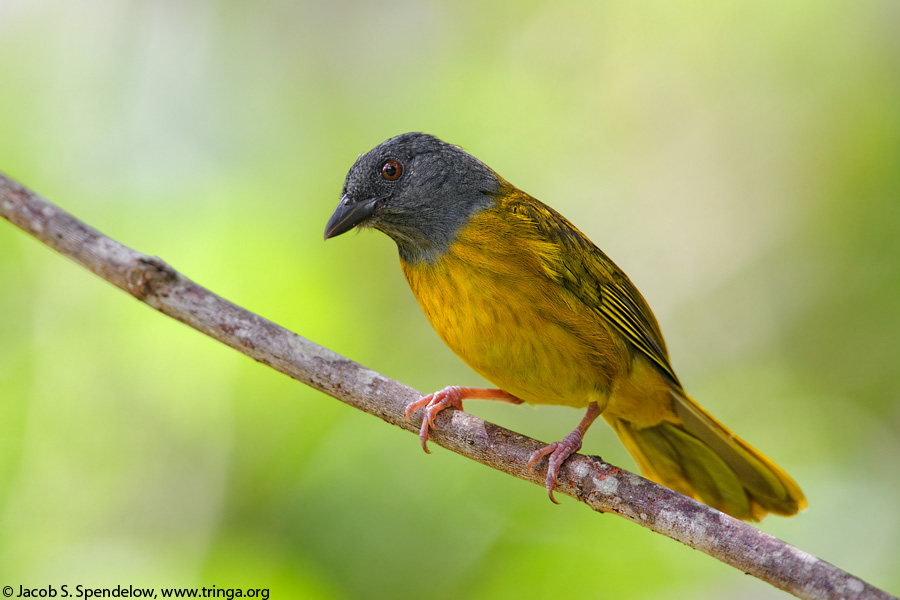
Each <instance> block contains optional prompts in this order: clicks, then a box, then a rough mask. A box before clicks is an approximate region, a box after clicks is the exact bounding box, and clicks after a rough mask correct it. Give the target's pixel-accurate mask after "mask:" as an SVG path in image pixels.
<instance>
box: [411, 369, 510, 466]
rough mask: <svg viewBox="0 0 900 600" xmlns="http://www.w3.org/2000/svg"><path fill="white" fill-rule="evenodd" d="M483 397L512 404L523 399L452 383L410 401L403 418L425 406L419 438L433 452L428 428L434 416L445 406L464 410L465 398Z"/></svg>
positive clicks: (500, 391)
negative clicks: (429, 446) (429, 442)
mask: <svg viewBox="0 0 900 600" xmlns="http://www.w3.org/2000/svg"><path fill="white" fill-rule="evenodd" d="M476 398H477V399H482V400H501V401H503V402H510V403H512V404H522V401H521V400H519V399H518V398H516V397H515V396H513V395H512V394H509V393H507V392H504V391H503V390H492V389H485V388H470V387H460V386H458V385H451V386H449V387H445V388H444V389H442V390H439V391H437V392H435V393H433V394H428V395H427V396H424V397H422V398H421V399H420V400H416V401H415V402H410V404H409V406H407V407H406V412H404V413H403V418H404V419H406V420H407V421H408V420H409V417H410V415H412V414H413V413H414V412H415V411H417V410H418V409H420V408H422V407H423V406H424V407H425V414H424V415H423V416H422V429H421V430H420V431H419V439H420V440H422V449H423V450H425V452H431V451H430V450H429V449H428V430H429V429H434V418H435V417H436V416H437V415H438V413H439V412H441V411H442V410H444V409H445V408H455V409H456V410H462V401H463V400H464V399H476Z"/></svg>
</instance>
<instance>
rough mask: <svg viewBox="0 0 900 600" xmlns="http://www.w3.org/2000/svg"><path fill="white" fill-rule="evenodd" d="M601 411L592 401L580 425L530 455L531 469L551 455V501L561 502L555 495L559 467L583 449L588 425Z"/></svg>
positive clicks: (548, 466) (547, 482)
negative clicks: (558, 439)
mask: <svg viewBox="0 0 900 600" xmlns="http://www.w3.org/2000/svg"><path fill="white" fill-rule="evenodd" d="M600 412H601V411H600V408H599V407H598V406H597V403H596V402H591V403H590V404H589V405H588V409H587V413H585V415H584V418H582V419H581V422H580V423H579V424H578V427H576V428H575V429H574V430H573V431H572V432H571V433H569V434H568V435H566V437H564V438H563V439H562V440H560V441H558V442H553V443H552V444H550V445H549V446H544V447H543V448H541V449H540V450H535V451H534V452H532V453H531V456H529V457H528V469H529V470H531V469H534V465H535V463H537V462H538V461H539V460H541V459H542V458H544V457H545V456H547V455H548V454H549V455H550V461H549V464H548V465H547V480H546V487H547V495H548V496H550V501H551V502H553V503H554V504H559V502H557V501H556V498H554V497H553V490H555V489H556V486H557V484H559V469H560V467H562V464H563V463H564V462H566V459H567V458H569V457H570V456H572V455H573V454H575V453H576V452H578V451H579V450H581V443H582V442H583V441H584V432H585V431H587V430H588V427H590V426H591V423H593V422H594V419H596V418H597V417H598V416H600Z"/></svg>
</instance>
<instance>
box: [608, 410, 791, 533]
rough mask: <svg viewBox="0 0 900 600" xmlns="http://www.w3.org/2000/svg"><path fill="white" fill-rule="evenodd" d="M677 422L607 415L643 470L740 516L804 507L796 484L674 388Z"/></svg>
mask: <svg viewBox="0 0 900 600" xmlns="http://www.w3.org/2000/svg"><path fill="white" fill-rule="evenodd" d="M672 398H673V403H674V409H675V414H676V415H677V416H678V418H679V420H680V421H681V422H680V423H676V422H670V421H662V422H660V423H659V424H657V425H652V426H650V427H638V426H637V425H635V424H634V423H632V422H631V421H628V420H626V419H622V418H621V417H618V416H612V415H605V417H606V419H607V421H609V423H610V425H612V427H613V429H615V430H616V433H618V435H619V437H620V438H621V440H622V442H623V443H624V444H625V446H626V448H628V450H629V452H631V454H632V455H633V456H634V458H635V460H636V461H637V463H638V465H639V466H640V468H641V470H642V471H643V472H644V474H645V475H646V476H647V477H648V478H650V479H653V480H655V481H657V482H659V483H661V484H663V485H665V486H667V487H670V488H672V489H674V490H675V491H678V492H681V493H682V494H685V495H686V496H691V497H693V498H696V499H698V500H700V501H702V502H705V503H706V504H709V505H710V506H713V507H714V508H717V509H719V510H721V511H722V512H725V513H728V514H730V515H731V516H733V517H736V518H738V519H749V520H753V521H758V520H759V519H761V518H762V517H764V516H765V515H766V514H767V513H769V512H772V513H775V514H780V515H785V516H790V515H793V514H796V513H797V511H798V510H802V509H804V508H806V498H805V497H804V496H803V492H802V491H800V487H799V486H798V485H797V484H796V483H795V482H794V480H793V479H791V478H790V476H788V475H787V473H785V472H784V471H783V470H781V469H780V468H779V467H778V466H777V465H776V464H775V463H773V462H772V461H770V460H769V459H768V458H766V457H765V456H763V455H762V453H760V452H759V451H758V450H756V449H755V448H753V447H752V446H751V445H750V444H748V443H747V442H745V441H743V440H742V439H740V438H739V437H737V436H736V435H734V434H733V433H732V432H731V431H729V430H728V429H727V428H726V427H725V426H724V425H722V424H721V423H719V422H718V421H717V420H716V419H715V418H713V417H712V416H711V415H710V414H709V413H707V412H706V411H705V410H703V409H702V408H701V407H700V406H699V405H698V404H697V403H695V402H694V401H693V400H691V398H689V397H688V396H686V395H683V394H680V393H677V392H672Z"/></svg>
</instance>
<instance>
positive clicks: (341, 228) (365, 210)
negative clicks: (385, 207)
mask: <svg viewBox="0 0 900 600" xmlns="http://www.w3.org/2000/svg"><path fill="white" fill-rule="evenodd" d="M379 200H381V198H372V199H370V200H360V201H356V200H352V199H351V198H348V197H347V196H344V197H343V198H341V203H340V204H338V206H337V208H336V209H334V214H332V215H331V218H330V219H328V224H327V225H325V239H326V240H327V239H328V238H333V237H336V236H339V235H341V234H342V233H347V232H348V231H350V230H351V229H353V228H354V227H356V226H357V225H359V224H360V223H362V222H363V221H365V220H366V219H368V218H369V217H371V216H372V213H374V212H375V205H376V204H377V203H378V201H379Z"/></svg>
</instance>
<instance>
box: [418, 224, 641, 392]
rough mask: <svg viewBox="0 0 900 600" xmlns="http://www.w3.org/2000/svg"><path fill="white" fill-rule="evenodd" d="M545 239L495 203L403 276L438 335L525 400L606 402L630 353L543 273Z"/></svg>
mask: <svg viewBox="0 0 900 600" xmlns="http://www.w3.org/2000/svg"><path fill="white" fill-rule="evenodd" d="M553 251H554V248H553V247H552V244H550V243H549V242H548V241H547V240H542V239H540V237H539V236H537V235H536V233H535V232H534V231H531V230H529V229H528V228H527V227H524V225H523V223H522V222H520V221H519V220H517V219H516V218H515V217H514V216H513V215H511V214H505V213H504V211H503V209H502V208H494V209H488V210H485V211H483V212H481V213H479V214H478V215H476V216H475V217H474V218H473V219H472V220H471V221H470V222H469V224H467V225H466V226H465V227H463V228H462V229H461V230H460V232H459V233H458V236H457V239H456V241H455V242H454V243H453V244H452V245H451V246H450V248H449V251H448V252H446V253H445V254H444V255H443V256H442V258H440V259H439V260H437V261H435V262H433V263H420V264H415V265H413V264H409V263H405V262H403V261H402V260H401V264H402V267H403V272H404V274H405V275H406V280H407V281H408V282H409V286H410V288H412V291H413V293H414V294H415V296H416V299H417V300H418V301H419V305H420V306H421V307H422V310H423V311H424V313H425V315H426V317H427V318H428V320H429V321H430V322H431V325H432V326H433V327H434V329H435V331H437V333H438V335H440V337H441V338H442V339H443V340H444V342H445V343H446V344H447V345H448V346H449V347H450V349H451V350H453V352H455V353H456V354H457V356H459V357H460V358H461V359H462V360H463V361H465V362H466V363H467V364H468V365H469V366H470V367H472V369H474V370H475V371H476V372H478V373H479V374H480V375H481V376H483V377H484V378H485V379H487V380H488V381H490V382H491V383H493V384H494V385H496V386H497V387H499V388H500V389H503V390H505V391H507V392H509V393H511V394H513V395H515V396H517V397H519V398H521V399H522V400H525V401H526V402H531V403H536V404H563V405H567V406H574V407H582V406H587V405H588V404H589V403H590V402H598V404H600V406H601V407H603V406H605V404H606V400H607V397H608V395H609V391H610V389H611V387H612V384H613V382H614V381H615V380H616V379H617V377H618V376H619V375H620V374H621V371H622V370H623V369H627V368H629V366H630V360H631V356H630V354H629V351H628V350H627V349H626V348H625V346H624V344H623V343H622V342H621V340H620V338H619V337H618V336H617V335H615V334H614V333H613V332H611V331H610V330H609V326H608V325H606V324H605V323H604V322H603V321H602V319H599V318H597V316H596V314H594V313H592V312H591V311H590V310H589V309H587V308H586V307H584V305H583V304H581V303H580V302H579V301H578V300H577V299H575V298H574V297H573V296H572V295H571V294H569V293H568V292H567V291H566V290H564V289H562V288H561V287H560V286H558V285H556V284H555V283H554V282H553V281H552V279H551V278H550V277H548V275H547V273H545V272H544V269H543V267H542V266H541V265H542V261H541V260H540V258H541V253H548V252H553Z"/></svg>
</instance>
